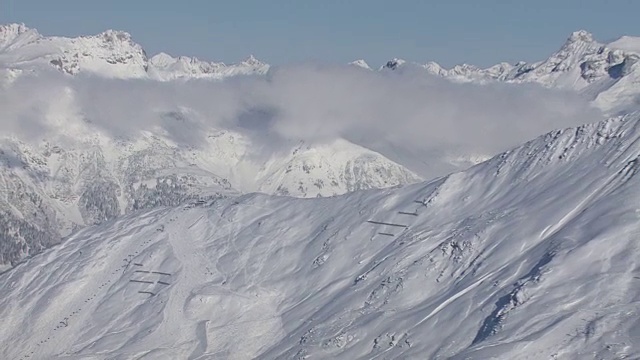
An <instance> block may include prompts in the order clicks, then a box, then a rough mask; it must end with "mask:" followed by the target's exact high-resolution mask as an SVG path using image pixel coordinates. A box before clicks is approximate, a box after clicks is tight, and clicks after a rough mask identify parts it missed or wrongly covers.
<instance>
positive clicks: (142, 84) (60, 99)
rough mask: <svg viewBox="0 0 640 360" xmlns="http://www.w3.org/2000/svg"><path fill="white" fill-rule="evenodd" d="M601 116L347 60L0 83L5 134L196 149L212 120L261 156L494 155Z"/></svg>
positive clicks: (534, 89) (546, 97)
mask: <svg viewBox="0 0 640 360" xmlns="http://www.w3.org/2000/svg"><path fill="white" fill-rule="evenodd" d="M69 98H70V99H69ZM65 99H67V100H65ZM170 113H173V114H174V115H175V114H178V113H182V114H183V115H185V114H186V116H182V118H180V117H176V116H170V115H167V114H170ZM600 116H601V115H600V113H599V112H598V111H597V110H595V109H593V108H591V107H590V106H589V104H588V103H587V102H586V101H585V100H583V99H581V98H580V97H579V96H578V95H576V94H572V93H566V92H560V91H555V90H549V89H544V88H541V87H538V86H535V85H511V84H490V85H472V84H456V83H452V82H449V81H447V80H444V79H440V78H436V77H433V76H430V75H427V74H426V73H424V72H421V71H419V70H407V71H404V72H402V73H396V72H385V73H378V72H371V71H367V70H363V69H360V68H356V67H353V66H320V65H300V66H288V67H282V68H275V69H273V70H272V71H271V72H270V73H269V74H268V75H267V76H264V77H238V78H233V79H228V80H226V81H223V82H210V81H187V82H167V83H161V82H154V81H146V80H107V79H101V78H96V77H76V78H71V77H67V76H63V75H60V74H57V73H56V74H54V73H47V74H40V75H39V76H22V77H20V78H19V79H18V80H17V81H15V82H14V83H13V84H11V85H9V86H5V87H4V88H3V89H2V90H0V119H1V122H0V130H1V131H3V132H4V133H16V134H19V135H20V136H23V137H33V136H36V137H42V136H49V135H50V131H51V130H52V129H55V128H58V129H59V126H57V127H56V126H52V122H53V123H55V122H56V121H57V122H58V123H59V122H60V121H64V119H69V120H68V121H69V123H72V122H73V121H80V120H89V121H91V123H93V124H94V125H96V126H98V127H100V128H101V129H103V130H104V131H107V132H109V133H112V134H114V135H120V136H122V135H130V134H133V133H135V132H137V131H140V130H145V129H153V128H163V129H164V130H165V131H166V132H168V133H169V135H170V136H171V137H172V138H173V139H174V140H176V141H178V142H181V143H191V144H196V145H197V144H198V143H199V141H201V140H202V139H203V134H204V133H205V131H204V130H205V129H206V128H208V127H216V128H226V129H235V130H238V131H243V132H245V133H247V134H248V135H249V136H251V137H252V138H254V139H255V141H256V142H257V143H259V144H261V145H262V146H261V151H262V152H264V151H265V149H264V148H265V147H272V148H273V149H277V148H278V146H280V145H281V144H282V143H288V142H289V141H287V140H299V139H303V140H306V141H310V142H314V141H320V142H321V141H327V140H331V139H334V138H336V137H345V138H348V139H352V140H354V141H356V142H358V143H361V144H363V145H365V146H370V147H374V148H379V149H384V148H386V145H383V144H387V145H389V144H391V145H392V146H393V147H396V148H400V149H405V150H408V151H411V152H414V153H415V152H418V153H420V152H421V151H424V152H423V153H424V154H428V153H429V151H435V150H438V151H440V152H442V151H449V150H455V151H462V152H473V153H483V154H494V153H496V152H498V151H502V150H505V149H507V148H509V147H512V146H516V145H518V144H520V143H522V142H524V141H526V140H529V139H531V138H533V137H535V136H537V135H539V134H542V133H544V132H546V131H550V130H553V129H556V128H563V127H570V126H575V125H579V124H583V123H586V122H591V121H595V120H598V119H599V118H600ZM71 119H75V120H71ZM58 125H59V124H58ZM381 144H382V145H381Z"/></svg>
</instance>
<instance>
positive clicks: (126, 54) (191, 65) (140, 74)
mask: <svg viewBox="0 0 640 360" xmlns="http://www.w3.org/2000/svg"><path fill="white" fill-rule="evenodd" d="M51 67H53V68H55V69H58V70H59V71H61V72H64V73H66V74H69V75H77V74H80V73H84V74H91V75H96V76H101V77H108V78H121V79H131V78H151V79H155V80H173V79H177V78H214V79H220V78H224V77H227V76H233V75H242V74H264V73H265V72H266V71H267V70H268V69H269V66H268V65H267V64H264V63H262V62H260V61H259V60H257V59H256V58H254V57H253V56H250V57H249V58H247V59H246V60H244V61H242V62H241V63H239V64H233V65H225V64H223V63H215V62H206V61H202V60H199V59H196V58H189V57H178V58H173V57H171V56H169V55H167V54H164V53H161V54H158V55H156V56H154V57H152V58H151V59H149V58H147V54H146V52H145V51H144V49H143V48H142V46H140V45H139V44H137V43H135V42H134V40H133V38H132V36H131V35H130V34H129V33H127V32H124V31H116V30H107V31H105V32H103V33H100V34H98V35H94V36H80V37H76V38H67V37H60V36H51V37H47V36H42V35H40V34H39V33H38V32H37V31H36V30H35V29H29V28H28V27H27V26H25V25H24V24H8V25H2V26H0V68H4V69H10V70H21V71H22V70H28V71H40V70H47V69H50V68H51Z"/></svg>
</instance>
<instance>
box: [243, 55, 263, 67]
mask: <svg viewBox="0 0 640 360" xmlns="http://www.w3.org/2000/svg"><path fill="white" fill-rule="evenodd" d="M242 64H243V65H247V66H265V65H266V64H265V63H264V62H262V61H260V60H258V59H256V57H255V56H253V54H252V55H249V56H248V57H247V58H246V59H244V60H242Z"/></svg>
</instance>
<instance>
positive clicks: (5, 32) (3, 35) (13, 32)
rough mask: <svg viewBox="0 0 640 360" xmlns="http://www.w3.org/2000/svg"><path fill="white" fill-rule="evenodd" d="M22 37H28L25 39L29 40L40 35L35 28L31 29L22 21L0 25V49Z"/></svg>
mask: <svg viewBox="0 0 640 360" xmlns="http://www.w3.org/2000/svg"><path fill="white" fill-rule="evenodd" d="M24 37H28V39H27V40H28V41H31V40H35V39H38V38H40V37H41V36H40V34H39V33H38V31H37V30H36V29H31V28H29V27H27V26H26V25H25V24H22V23H20V24H5V25H0V50H4V49H5V48H7V47H9V46H11V45H12V44H13V43H14V42H16V41H17V40H18V39H20V38H24Z"/></svg>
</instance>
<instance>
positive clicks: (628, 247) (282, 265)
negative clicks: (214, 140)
mask: <svg viewBox="0 0 640 360" xmlns="http://www.w3.org/2000/svg"><path fill="white" fill-rule="evenodd" d="M639 161H640V115H639V114H634V115H630V116H626V117H620V118H613V119H610V120H606V121H603V122H600V123H596V124H590V125H585V126H581V127H579V128H573V129H566V130H558V131H553V132H551V133H549V134H546V135H544V136H541V137H539V138H537V139H534V140H532V141H530V142H528V143H526V144H524V145H522V146H520V147H517V148H515V149H513V150H510V151H507V152H505V153H503V154H500V155H498V156H496V157H494V158H492V159H490V160H489V161H486V162H484V163H482V164H479V165H477V166H475V167H472V168H470V169H469V170H467V171H464V172H460V173H454V174H451V175H449V176H446V177H443V178H439V179H436V180H434V181H431V182H427V183H421V184H416V185H412V186H408V187H404V188H401V189H386V190H371V191H360V192H354V193H349V194H347V195H344V196H339V197H331V198H321V199H294V198H289V197H273V196H267V195H260V194H252V195H244V196H240V197H236V198H229V199H219V200H210V201H206V202H200V203H193V204H191V205H187V206H178V207H171V206H169V207H163V208H158V209H154V210H150V211H141V212H137V213H134V214H130V215H128V216H125V217H121V218H118V219H114V220H111V221H108V222H106V223H103V224H101V225H99V226H95V227H90V228H86V229H84V230H82V231H80V232H78V233H76V234H74V235H73V236H72V237H71V238H70V239H69V240H68V241H66V242H65V243H63V244H61V245H59V246H56V247H54V248H52V249H49V250H47V251H45V252H44V253H43V254H41V255H39V256H36V257H33V258H30V259H28V260H27V261H26V262H24V263H22V264H20V265H19V266H17V267H16V268H14V269H12V270H10V271H9V272H7V273H5V274H3V275H2V276H0V317H2V319H3V321H4V326H2V327H0V343H2V344H7V346H4V347H2V348H1V349H0V353H1V357H2V358H6V359H32V358H37V359H44V358H61V357H67V358H93V357H100V358H107V357H108V358H116V359H130V358H140V357H144V358H154V359H160V358H171V359H178V358H180V359H187V358H189V359H199V358H229V359H249V358H261V359H283V358H285V359H303V358H342V359H398V358H409V359H585V358H598V359H622V358H638V357H640V344H638V342H637V339H638V334H640V325H639V323H638V320H637V313H638V311H639V309H640V308H639V306H638V299H639V297H640V286H638V281H639V280H638V278H640V269H639V268H638V262H637V258H638V256H640V254H639V251H640V250H639V247H638V235H639V234H640V207H639V205H638V204H640V192H638V188H639V186H640V183H639V179H640V178H639V177H638V176H637V175H638V169H639V168H638V164H639Z"/></svg>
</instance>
